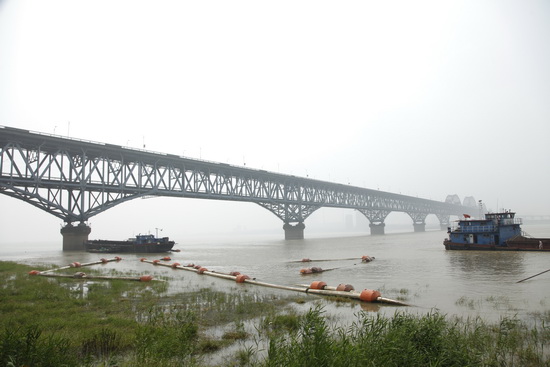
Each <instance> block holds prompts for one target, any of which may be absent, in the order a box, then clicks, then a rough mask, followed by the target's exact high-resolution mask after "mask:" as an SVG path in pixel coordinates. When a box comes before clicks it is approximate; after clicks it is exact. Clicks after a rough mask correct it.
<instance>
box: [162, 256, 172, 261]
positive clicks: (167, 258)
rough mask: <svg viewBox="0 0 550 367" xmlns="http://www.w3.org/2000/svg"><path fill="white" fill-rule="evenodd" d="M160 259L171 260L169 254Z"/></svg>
mask: <svg viewBox="0 0 550 367" xmlns="http://www.w3.org/2000/svg"><path fill="white" fill-rule="evenodd" d="M162 260H164V261H170V260H172V258H171V257H170V256H164V257H163V258H162Z"/></svg>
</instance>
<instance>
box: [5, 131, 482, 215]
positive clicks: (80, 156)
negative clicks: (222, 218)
mask: <svg viewBox="0 0 550 367" xmlns="http://www.w3.org/2000/svg"><path fill="white" fill-rule="evenodd" d="M0 193H2V194H4V195H8V196H11V197H14V198H17V199H21V200H24V201H26V202H28V203H30V204H32V205H34V206H36V207H38V208H40V209H43V210H45V211H46V212H48V213H50V214H52V215H55V216H56V217H58V218H60V219H62V220H63V221H65V222H66V223H68V224H70V223H73V222H80V223H84V222H86V221H88V220H89V218H91V217H92V216H94V215H97V214H99V213H101V212H103V211H105V210H107V209H109V208H112V207H113V206H115V205H118V204H121V203H123V202H125V201H128V200H132V199H135V198H138V197H144V196H172V197H184V198H198V199H214V200H232V201H245V202H253V203H256V204H258V205H261V206H262V207H264V208H265V209H267V210H269V211H270V212H272V213H273V214H275V215H276V216H277V217H278V218H280V219H281V220H282V221H283V222H284V223H285V225H290V224H302V225H303V222H304V221H305V219H306V218H307V217H308V216H310V215H311V214H312V213H313V212H315V211H316V210H317V209H319V208H321V207H334V208H349V209H356V210H358V211H360V212H361V213H363V214H364V215H365V216H366V217H367V218H368V219H369V221H370V222H371V224H381V223H383V222H384V219H385V218H386V217H387V215H388V214H389V213H391V212H393V211H398V212H405V213H407V214H409V215H410V216H411V218H412V219H413V222H414V223H424V220H425V218H426V216H427V215H429V214H435V215H436V216H437V217H438V218H439V220H440V222H441V223H442V225H447V224H448V223H449V216H450V215H457V216H461V215H462V214H470V215H473V214H475V207H469V206H462V205H459V204H456V203H447V202H439V201H434V200H427V199H420V198H415V197H411V196H405V195H398V194H393V193H389V192H383V191H378V190H370V189H366V188H360V187H354V186H348V185H342V184H336V183H331V182H326V181H319V180H313V179H309V178H301V177H295V176H291V175H284V174H279V173H274V172H268V171H264V170H256V169H250V168H244V167H238V166H232V165H228V164H224V163H216V162H208V161H202V160H195V159H190V158H186V157H181V156H176V155H171V154H163V153H154V152H148V151H143V150H137V149H132V148H127V147H121V146H115V145H111V144H103V143H96V142H89V141H83V140H77V139H69V138H64V137H60V136H52V135H47V134H42V133H36V132H29V131H27V130H21V129H15V128H10V127H0Z"/></svg>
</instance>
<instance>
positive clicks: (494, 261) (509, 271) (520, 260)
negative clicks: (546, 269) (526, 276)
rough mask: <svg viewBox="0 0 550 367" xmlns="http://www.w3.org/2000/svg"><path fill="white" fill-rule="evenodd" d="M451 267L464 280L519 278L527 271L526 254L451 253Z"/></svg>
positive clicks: (489, 252)
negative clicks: (495, 277) (476, 278)
mask: <svg viewBox="0 0 550 367" xmlns="http://www.w3.org/2000/svg"><path fill="white" fill-rule="evenodd" d="M448 260H449V265H450V267H451V269H452V270H453V272H454V273H455V274H457V275H459V276H462V277H463V278H466V279H467V278H471V277H472V276H476V277H477V276H487V277H494V276H499V277H512V278H519V277H520V276H521V274H523V273H524V271H525V266H524V253H522V252H496V251H450V252H449V256H448Z"/></svg>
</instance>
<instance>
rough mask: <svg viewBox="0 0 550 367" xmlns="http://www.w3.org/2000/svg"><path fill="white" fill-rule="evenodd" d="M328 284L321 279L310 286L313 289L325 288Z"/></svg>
mask: <svg viewBox="0 0 550 367" xmlns="http://www.w3.org/2000/svg"><path fill="white" fill-rule="evenodd" d="M326 286H327V283H325V282H323V281H320V280H316V281H315V282H313V283H311V285H310V286H309V288H311V289H325V287H326Z"/></svg>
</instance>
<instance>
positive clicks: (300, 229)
mask: <svg viewBox="0 0 550 367" xmlns="http://www.w3.org/2000/svg"><path fill="white" fill-rule="evenodd" d="M304 228H306V226H305V224H304V223H298V224H296V225H295V226H293V225H292V224H290V223H285V225H284V226H283V229H284V230H285V240H303V239H304Z"/></svg>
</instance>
